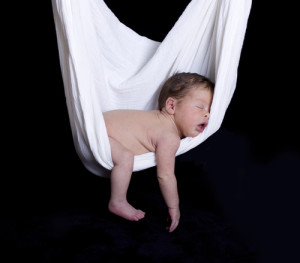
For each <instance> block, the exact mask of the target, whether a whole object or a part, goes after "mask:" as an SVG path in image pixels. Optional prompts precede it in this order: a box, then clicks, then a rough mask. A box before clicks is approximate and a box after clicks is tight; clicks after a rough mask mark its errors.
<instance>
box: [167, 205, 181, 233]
mask: <svg viewBox="0 0 300 263" xmlns="http://www.w3.org/2000/svg"><path fill="white" fill-rule="evenodd" d="M179 219H180V210H179V207H177V208H169V217H168V220H171V225H170V226H168V227H167V229H168V230H169V232H173V231H174V230H175V229H176V227H177V226H178V224H179Z"/></svg>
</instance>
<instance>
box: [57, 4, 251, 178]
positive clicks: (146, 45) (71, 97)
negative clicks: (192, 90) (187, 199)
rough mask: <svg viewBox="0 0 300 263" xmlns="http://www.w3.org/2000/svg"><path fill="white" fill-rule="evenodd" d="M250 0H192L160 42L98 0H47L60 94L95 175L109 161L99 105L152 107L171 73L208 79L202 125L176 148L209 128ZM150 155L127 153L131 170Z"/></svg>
mask: <svg viewBox="0 0 300 263" xmlns="http://www.w3.org/2000/svg"><path fill="white" fill-rule="evenodd" d="M251 4H252V2H251V0H192V1H191V2H190V3H189V5H188V6H187V7H186V9H185V11H184V12H183V13H182V15H181V16H180V18H179V19H178V21H177V22H176V24H175V25H174V26H173V28H172V29H171V30H170V32H169V33H168V34H167V36H166V37H165V39H164V40H163V41H162V42H161V43H160V42H156V41H153V40H151V39H149V38H146V37H143V36H140V35H139V34H137V33H136V32H134V31H133V30H131V29H130V28H128V27H127V26H125V25H124V24H122V23H121V22H120V21H119V20H118V18H117V17H116V16H115V15H114V14H113V13H112V11H111V10H110V9H109V8H108V6H107V5H106V4H105V3H104V1H103V0H52V7H53V15H54V21H55V26H56V33H57V42H58V50H59V58H60V66H61V71H62V77H63V83H64V89H65V96H66V102H67V108H68V113H69V119H70V124H71V130H72V136H73V140H74V145H75V148H76V151H77V153H78V155H79V157H80V159H81V161H82V162H83V164H84V166H85V167H86V168H87V169H88V170H89V171H90V172H92V173H94V174H96V175H99V176H109V170H111V168H112V167H113V162H112V159H111V151H110V145H109V140H108V135H107V131H106V128H105V123H104V119H103V116H102V112H104V111H107V110H112V109H141V110H150V109H157V106H158V105H157V99H158V94H159V90H160V87H161V85H162V83H163V82H164V81H165V80H166V79H167V78H168V77H170V76H171V75H173V74H174V73H175V72H197V73H199V74H202V75H205V76H207V77H209V78H211V79H212V80H213V81H214V82H215V83H216V85H215V94H214V99H213V103H212V107H211V114H210V121H209V125H208V126H207V128H206V129H205V131H204V132H203V133H202V134H200V135H198V136H197V137H195V138H185V139H182V140H181V144H180V147H179V149H178V151H177V155H179V154H182V153H185V152H187V151H188V150H190V149H192V148H194V147H196V146H197V145H199V144H200V143H201V142H203V141H204V140H205V139H207V138H208V137H209V136H211V135H212V134H213V133H214V132H216V131H217V130H218V129H219V128H220V126H221V123H222V121H223V118H224V114H225V112H226V109H227V107H228V105H229V103H230V100H231V98H232V95H233V92H234V90H235V87H236V79H237V69H238V64H239V59H240V53H241V49H242V45H243V40H244V36H245V31H246V26H247V21H248V16H249V12H250V9H251ZM155 165H156V162H155V154H154V153H146V154H142V155H138V156H135V160H134V171H139V170H143V169H146V168H149V167H152V166H155Z"/></svg>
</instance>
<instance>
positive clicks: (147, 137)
mask: <svg viewBox="0 0 300 263" xmlns="http://www.w3.org/2000/svg"><path fill="white" fill-rule="evenodd" d="M103 116H104V120H105V124H106V129H107V132H108V136H109V137H111V138H113V139H115V140H117V141H118V142H119V143H121V144H122V145H123V146H124V147H126V148H127V149H128V150H130V151H131V152H132V153H133V154H134V155H139V154H143V153H147V152H155V151H156V146H157V143H158V141H159V140H160V139H161V138H162V136H167V135H168V134H170V135H173V136H174V135H175V136H174V137H176V134H174V127H172V123H170V121H169V120H168V118H166V117H165V116H164V115H163V114H162V113H161V112H160V111H158V110H153V111H140V110H113V111H107V112H104V113H103ZM171 137H172V136H171Z"/></svg>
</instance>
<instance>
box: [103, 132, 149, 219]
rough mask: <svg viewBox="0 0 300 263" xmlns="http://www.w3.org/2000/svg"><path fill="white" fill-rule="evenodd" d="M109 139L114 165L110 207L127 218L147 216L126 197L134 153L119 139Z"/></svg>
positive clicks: (112, 210) (110, 209)
mask: <svg viewBox="0 0 300 263" xmlns="http://www.w3.org/2000/svg"><path fill="white" fill-rule="evenodd" d="M109 141H110V147H111V154H112V159H113V163H114V167H113V169H112V171H111V196H110V201H109V204H108V209H109V211H110V212H112V213H114V214H116V215H118V216H121V217H123V218H125V219H128V220H132V221H138V220H140V219H142V218H143V217H144V216H145V213H144V212H143V211H141V210H137V209H135V208H134V207H133V206H131V205H130V204H129V203H128V202H127V197H126V195H127V190H128V186H129V183H130V178H131V175H132V170H133V160H134V155H133V154H132V153H131V152H130V151H129V150H127V149H126V148H125V147H124V146H123V145H122V144H120V143H119V142H118V141H117V140H115V139H113V138H109Z"/></svg>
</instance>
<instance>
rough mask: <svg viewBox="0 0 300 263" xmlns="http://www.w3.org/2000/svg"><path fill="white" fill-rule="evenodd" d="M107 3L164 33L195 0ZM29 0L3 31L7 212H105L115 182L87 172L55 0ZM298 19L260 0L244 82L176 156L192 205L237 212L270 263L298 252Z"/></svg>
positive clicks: (140, 26) (238, 223)
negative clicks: (63, 66)
mask: <svg viewBox="0 0 300 263" xmlns="http://www.w3.org/2000/svg"><path fill="white" fill-rule="evenodd" d="M105 2H106V3H107V4H108V6H109V7H110V8H111V9H112V11H113V12H114V13H115V14H116V15H117V17H118V18H119V19H120V20H121V22H123V23H125V24H126V25H127V26H129V27H131V28H132V29H133V30H135V31H136V32H138V33H139V34H141V35H144V36H147V37H149V38H151V39H154V40H158V41H162V40H163V38H164V36H165V35H166V34H167V32H168V31H169V30H170V29H171V27H172V26H173V24H174V23H175V22H176V20H177V19H178V17H179V16H180V14H181V13H182V11H183V10H184V8H185V6H186V5H187V4H188V3H189V1H187V0H182V1H171V0H163V1H158V0H152V1H148V2H144V1H133V0H130V1H129V0H128V1H121V0H119V1H118V0H107V1H105ZM162 2H163V3H164V4H163V5H162ZM22 5H24V9H23V7H21V6H18V10H19V11H18V12H20V14H17V13H15V12H12V10H14V9H13V7H12V8H10V9H7V11H8V12H10V14H11V19H13V18H14V17H16V18H17V24H15V25H14V24H11V23H10V22H7V24H10V27H9V28H10V29H9V30H8V33H7V34H6V35H5V36H6V37H5V38H4V40H3V43H4V44H6V46H5V48H4V49H3V55H4V57H5V59H6V60H5V62H4V63H5V64H4V65H5V72H4V73H5V74H4V76H3V77H4V78H8V82H6V83H9V88H7V90H8V94H7V95H6V93H5V94H4V93H3V94H4V95H3V103H4V105H6V106H5V110H4V111H3V112H4V115H5V116H4V117H3V127H6V128H5V129H4V131H3V132H4V136H3V146H4V147H3V152H4V155H5V158H4V157H3V158H2V160H3V162H2V163H3V171H4V172H3V176H2V182H3V183H2V188H3V189H2V195H3V196H2V200H3V205H2V211H3V213H2V214H3V217H2V221H3V225H4V226H5V225H9V226H10V227H11V226H12V225H14V224H16V226H18V223H20V225H22V220H24V221H23V222H28V220H29V219H28V218H30V219H32V218H34V217H38V216H41V215H48V214H49V213H56V212H57V211H63V210H67V209H76V208H78V207H81V208H82V207H90V206H91V207H93V206H94V207H97V206H98V207H97V209H99V210H104V209H106V203H105V202H106V199H105V198H107V197H108V195H109V184H108V181H107V180H106V179H102V178H99V177H97V176H95V175H93V174H91V173H89V172H88V171H87V170H86V169H85V168H84V167H83V165H82V164H81V162H80V160H79V158H78V156H77V155H76V152H75V149H74V146H73V141H72V137H71V130H70V126H69V120H68V113H67V108H66V104H65V96H64V90H63V84H62V79H61V72H60V66H59V59H58V50H57V42H56V32H55V27H54V21H53V15H52V6H51V1H37V3H34V2H33V3H30V5H31V6H29V4H27V3H26V4H25V3H22ZM13 15H15V16H13ZM296 19H297V14H296V8H295V7H293V6H291V5H284V3H282V2H281V1H272V2H271V3H270V2H269V3H266V1H259V0H253V1H252V9H251V13H250V17H249V21H248V28H247V31H246V35H245V40H244V45H243V50H242V54H241V58H240V64H239V69H238V81H237V87H236V91H235V94H234V96H233V99H232V102H231V104H230V106H229V108H228V110H227V113H226V116H225V119H224V121H223V124H222V127H221V128H220V130H219V131H218V132H217V133H215V134H214V135H212V136H211V137H210V138H209V139H208V140H206V141H205V142H204V143H203V144H201V145H199V146H198V147H196V148H195V149H193V150H191V151H190V152H188V153H186V154H184V155H182V156H180V157H178V158H177V159H178V160H177V165H176V171H177V173H178V182H179V190H180V194H181V198H182V202H183V205H185V206H193V205H195V207H199V206H200V209H204V210H205V211H206V210H209V211H211V212H213V213H214V214H216V215H218V216H219V217H220V218H222V219H223V220H227V221H228V222H230V224H231V225H233V227H234V228H236V229H237V231H238V232H239V233H240V235H241V236H242V237H243V239H244V240H245V242H249V243H250V244H252V245H249V246H250V247H251V246H253V247H254V248H257V249H258V250H259V259H258V261H257V262H263V263H267V262H289V263H292V262H298V261H299V255H298V252H297V249H298V247H299V234H300V233H299V226H298V221H299V215H298V210H299V205H298V203H299V191H298V189H299V182H300V180H299V175H300V167H299V166H300V158H299V149H300V147H299V124H298V122H299V117H298V114H299V95H298V89H299V83H298V75H299V73H298V72H296V70H297V69H298V68H299V67H298V60H297V58H298V57H299V54H298V47H299V43H297V41H298V40H297V39H296V38H297V37H296V35H297V30H296V26H295V25H296ZM3 32H4V31H3ZM3 83H5V82H3ZM6 100H7V101H6ZM8 105H9V106H8ZM6 113H8V114H6ZM7 116H8V118H7ZM199 173H200V174H201V176H200V179H199V178H198V179H195V177H197V176H198V175H199ZM151 175H152V176H151ZM153 175H155V169H149V170H146V171H141V172H137V173H134V175H133V183H132V187H131V189H132V190H130V191H132V195H133V196H134V195H135V194H134V192H135V191H137V194H138V193H148V194H149V195H150V196H151V189H152V188H151V187H149V186H147V187H146V186H145V182H143V179H141V178H143V176H144V177H145V178H146V179H145V180H146V182H148V183H149V182H153V184H155V183H156V182H155V176H153ZM206 175H207V176H206ZM153 177H154V180H153ZM197 184H201V185H197ZM144 187H145V189H144V190H143V188H144ZM99 189H101V190H102V191H103V193H104V196H105V198H104V201H103V200H100V198H103V197H101V195H100V194H99ZM152 190H153V189H152ZM197 194H198V195H197ZM97 198H99V204H98V203H97ZM137 198H138V197H137ZM199 200H202V201H199ZM203 200H205V201H203ZM156 201H157V200H156ZM199 202H200V205H199ZM87 203H89V205H87ZM26 220H27V221H26ZM16 229H17V230H16V231H13V230H12V231H11V232H5V231H2V232H1V233H2V234H3V233H6V235H4V236H5V237H6V241H7V240H9V242H14V241H15V238H16V237H17V238H18V237H20V236H21V237H23V236H22V234H20V236H19V233H18V230H20V229H19V228H18V227H17V228H16ZM180 230H181V231H184V225H182V226H181V229H180ZM21 232H22V231H21ZM7 233H8V234H7ZM21 239H22V238H21ZM17 244H18V245H19V246H18V247H19V248H20V247H22V246H21V245H20V241H19V242H18V241H17ZM10 249H11V246H10ZM259 260H260V261H259ZM40 262H41V261H40ZM74 262H75V261H74ZM84 262H88V261H84ZM91 262H92V261H91ZM208 262H209V261H208ZM211 262H217V261H211ZM224 262H225V261H224ZM226 262H227V261H226ZM245 262H246V261H245ZM252 262H254V261H252Z"/></svg>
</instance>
